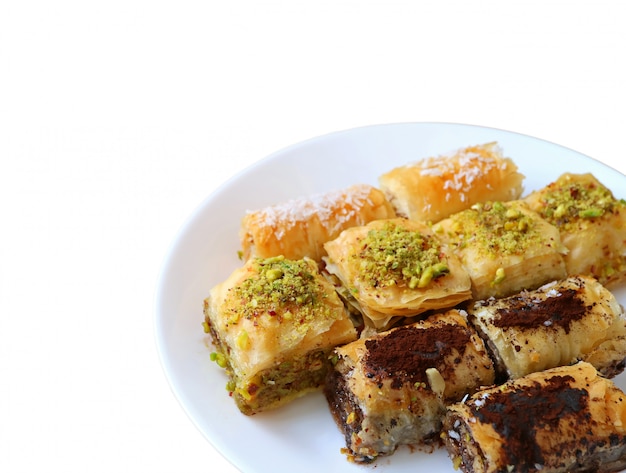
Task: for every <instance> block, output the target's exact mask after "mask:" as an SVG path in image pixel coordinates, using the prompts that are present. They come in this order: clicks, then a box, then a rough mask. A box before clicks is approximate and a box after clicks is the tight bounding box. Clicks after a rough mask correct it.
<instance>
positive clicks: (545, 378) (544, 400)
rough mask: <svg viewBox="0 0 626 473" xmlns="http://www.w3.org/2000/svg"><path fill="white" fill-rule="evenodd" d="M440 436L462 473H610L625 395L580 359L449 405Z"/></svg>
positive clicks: (624, 437) (623, 426)
mask: <svg viewBox="0 0 626 473" xmlns="http://www.w3.org/2000/svg"><path fill="white" fill-rule="evenodd" d="M442 437H443V439H444V442H445V445H446V448H447V450H448V452H449V454H450V457H451V458H452V461H453V464H454V467H455V469H460V470H461V471H463V472H464V473H509V472H524V473H534V472H541V473H583V472H584V473H589V472H595V473H606V472H617V471H621V470H622V469H623V468H625V467H626V398H625V395H624V393H623V392H622V391H621V390H620V389H619V388H617V387H616V386H615V385H614V384H613V383H612V382H611V381H609V380H607V379H606V378H603V377H602V376H600V375H599V374H598V373H597V371H596V370H595V368H594V367H593V366H592V365H590V364H589V363H585V362H579V363H577V364H575V365H570V366H563V367H557V368H553V369H550V370H546V371H542V372H539V373H533V374H529V375H527V376H524V377H522V378H518V379H516V380H514V381H509V382H507V383H505V384H503V385H500V386H496V387H491V388H489V389H484V390H481V391H479V392H477V393H475V394H473V395H472V396H471V397H470V398H469V399H468V400H467V401H465V402H460V403H456V404H453V405H451V406H449V407H448V412H447V414H446V416H445V418H444V422H443V432H442Z"/></svg>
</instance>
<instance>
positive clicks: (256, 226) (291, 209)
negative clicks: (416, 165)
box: [239, 184, 396, 262]
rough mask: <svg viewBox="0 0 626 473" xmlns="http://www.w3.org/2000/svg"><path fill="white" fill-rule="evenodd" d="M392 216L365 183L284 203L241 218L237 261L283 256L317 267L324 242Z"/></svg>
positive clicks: (383, 200)
mask: <svg viewBox="0 0 626 473" xmlns="http://www.w3.org/2000/svg"><path fill="white" fill-rule="evenodd" d="M395 215H396V214H395V211H394V210H393V208H392V207H391V204H390V203H389V202H388V201H387V199H386V198H385V196H384V195H383V193H382V192H381V191H380V190H378V189H376V188H375V187H372V186H370V185H366V184H358V185H354V186H351V187H348V188H346V189H341V190H337V191H331V192H326V193H320V194H314V195H310V196H307V197H302V198H299V199H292V200H288V201H285V202H281V203H279V204H276V205H272V206H269V207H265V208H263V209H259V210H256V211H253V212H248V213H247V214H246V215H245V216H244V217H243V219H242V222H241V229H240V234H239V236H240V240H241V247H242V257H243V259H244V260H247V259H248V258H250V257H252V256H256V257H260V258H268V257H272V256H278V255H282V256H284V257H285V258H290V259H301V258H304V257H308V258H312V259H314V260H316V261H318V262H319V261H320V260H321V258H322V256H324V255H325V254H326V253H325V251H324V247H323V245H324V243H325V242H327V241H329V240H332V239H333V238H335V237H337V236H338V235H339V233H341V231H342V230H344V229H346V228H349V227H353V226H356V225H365V224H366V223H368V222H371V221H372V220H378V219H382V218H392V217H395Z"/></svg>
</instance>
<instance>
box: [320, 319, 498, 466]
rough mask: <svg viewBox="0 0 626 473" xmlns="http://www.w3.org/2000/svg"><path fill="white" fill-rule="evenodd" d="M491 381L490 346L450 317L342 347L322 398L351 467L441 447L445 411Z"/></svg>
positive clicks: (336, 353)
mask: <svg viewBox="0 0 626 473" xmlns="http://www.w3.org/2000/svg"><path fill="white" fill-rule="evenodd" d="M493 381H494V369H493V365H492V361H491V359H490V357H489V355H488V354H487V352H486V349H485V345H484V344H483V342H482V340H481V339H480V337H479V336H478V335H477V334H476V332H475V331H474V330H473V329H472V327H471V326H469V325H468V324H467V321H466V319H465V315H464V313H463V312H461V311H458V310H456V309H452V310H450V311H448V312H447V313H444V314H439V315H433V316H431V317H430V318H428V319H426V320H423V321H420V322H416V323H414V324H411V325H404V326H401V327H397V328H394V329H391V330H389V331H387V332H383V333H378V334H375V335H373V336H371V337H368V338H360V339H359V340H357V341H354V342H352V343H349V344H347V345H344V346H341V347H338V348H337V349H336V350H335V353H334V369H333V370H331V371H330V372H329V375H328V379H327V382H326V386H325V388H324V391H325V393H326V398H327V400H328V403H329V406H330V409H331V412H332V414H333V417H334V419H335V421H336V422H337V424H338V426H339V427H340V429H341V430H342V432H343V434H344V436H345V440H346V453H347V454H348V459H349V460H352V461H354V462H358V463H369V462H372V461H374V460H375V459H376V458H377V457H379V456H381V455H390V454H392V453H393V452H394V451H395V450H396V449H397V448H398V447H399V446H400V445H418V444H424V443H428V442H429V441H431V440H434V441H437V439H438V437H439V433H440V428H441V422H442V419H443V416H444V414H445V406H446V405H447V404H448V403H452V402H456V401H458V400H460V399H462V398H463V396H465V395H466V394H468V393H472V392H474V391H475V390H476V389H477V388H478V387H479V386H482V385H489V384H492V383H493Z"/></svg>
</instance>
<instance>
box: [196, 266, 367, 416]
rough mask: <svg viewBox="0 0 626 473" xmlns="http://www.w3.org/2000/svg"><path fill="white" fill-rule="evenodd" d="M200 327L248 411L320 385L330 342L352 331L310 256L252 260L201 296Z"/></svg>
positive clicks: (280, 402)
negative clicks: (202, 327)
mask: <svg viewBox="0 0 626 473" xmlns="http://www.w3.org/2000/svg"><path fill="white" fill-rule="evenodd" d="M204 314H205V321H204V328H205V331H206V332H207V333H210V334H211V337H212V339H213V342H214V344H215V348H216V351H215V352H213V353H212V354H211V358H212V359H213V360H214V361H216V362H217V364H218V365H219V366H220V367H222V368H224V369H225V370H226V374H227V375H228V378H229V379H228V383H227V389H228V390H229V391H230V392H231V393H232V397H233V399H234V400H235V402H236V404H237V407H238V408H239V409H240V410H241V412H243V413H244V414H247V415H251V414H256V413H258V412H261V411H266V410H269V409H274V408H276V407H278V406H281V405H283V404H285V403H287V402H289V401H291V400H293V399H295V398H296V397H299V396H302V395H304V394H306V393H308V392H310V391H313V390H319V389H321V386H322V384H323V383H324V379H325V376H326V373H327V371H328V369H329V366H330V363H329V361H328V354H329V353H330V351H331V350H332V349H333V348H334V347H335V346H336V345H341V344H344V343H348V342H351V341H353V340H354V339H356V337H357V334H356V330H355V328H354V325H353V323H352V321H351V320H350V317H349V316H348V313H347V311H346V309H345V306H344V304H343V302H342V301H341V300H340V299H339V296H338V295H337V293H336V292H335V289H334V288H333V286H332V285H331V284H330V283H328V281H327V280H326V279H325V278H324V277H322V276H321V275H320V274H319V272H318V268H317V263H316V262H315V261H313V260H310V259H302V260H288V259H286V258H283V257H282V256H279V257H274V258H252V259H250V260H248V262H246V264H245V265H244V266H243V267H241V268H238V269H236V270H235V271H234V272H233V273H232V274H231V275H230V276H229V277H228V278H227V279H226V280H225V281H224V282H222V283H220V284H218V285H217V286H215V287H214V288H213V289H211V292H210V295H209V297H207V298H206V299H205V301H204Z"/></svg>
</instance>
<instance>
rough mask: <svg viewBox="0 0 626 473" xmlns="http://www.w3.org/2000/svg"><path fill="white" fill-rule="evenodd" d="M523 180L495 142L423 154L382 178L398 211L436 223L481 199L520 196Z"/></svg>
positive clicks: (503, 198)
mask: <svg viewBox="0 0 626 473" xmlns="http://www.w3.org/2000/svg"><path fill="white" fill-rule="evenodd" d="M523 181H524V175H523V174H521V173H520V172H519V171H518V169H517V166H516V165H515V163H514V162H513V161H512V160H511V159H510V158H507V157H504V156H503V154H502V149H501V148H500V146H499V145H498V144H497V143H495V142H493V143H486V144H482V145H477V146H468V147H466V148H462V149H459V150H456V151H454V152H451V153H448V154H443V155H440V156H436V157H430V158H425V159H422V160H421V161H417V162H415V163H411V164H407V165H405V166H400V167H397V168H394V169H392V170H390V171H389V172H387V173H386V174H383V175H381V176H380V177H379V179H378V182H379V187H380V189H381V190H382V191H383V192H384V193H385V195H386V196H387V198H388V199H389V201H390V202H391V204H392V205H393V206H394V208H395V209H396V212H397V213H398V216H402V217H406V218H409V219H411V220H418V221H423V222H437V221H439V220H441V219H443V218H445V217H447V216H449V215H451V214H453V213H456V212H460V211H461V210H464V209H467V208H469V207H470V206H471V205H473V204H475V203H478V202H486V201H496V200H502V201H506V200H514V199H517V198H519V197H520V196H521V194H522V191H523Z"/></svg>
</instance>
